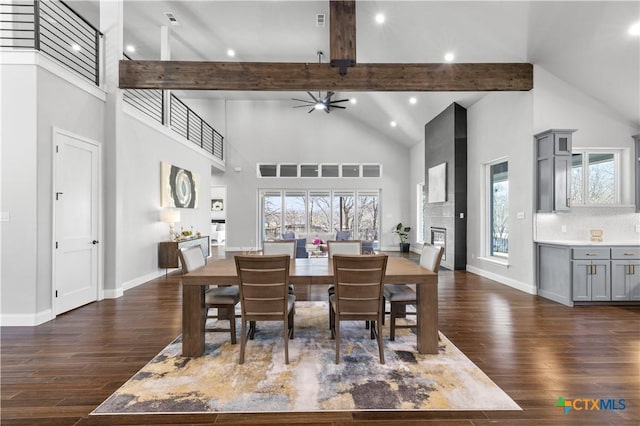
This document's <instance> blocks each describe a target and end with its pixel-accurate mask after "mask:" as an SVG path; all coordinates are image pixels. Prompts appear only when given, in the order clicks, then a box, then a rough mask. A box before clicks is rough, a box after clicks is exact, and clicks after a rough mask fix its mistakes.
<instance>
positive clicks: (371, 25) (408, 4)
mask: <svg viewBox="0 0 640 426" xmlns="http://www.w3.org/2000/svg"><path fill="white" fill-rule="evenodd" d="M74 4H75V5H76V8H77V9H78V10H79V11H81V13H83V14H86V15H88V17H89V19H92V18H91V16H92V15H93V19H94V20H95V19H96V17H95V14H96V9H97V7H96V6H95V2H87V1H80V2H71V5H72V7H73V6H74ZM83 11H84V12H83ZM165 12H171V13H173V14H174V16H175V17H176V19H177V20H178V22H179V25H177V26H173V25H171V24H170V23H169V21H168V19H167V17H166V16H165ZM378 13H383V14H384V15H385V18H386V19H385V22H384V23H383V24H379V23H377V22H376V20H375V16H376V14H378ZM317 14H325V15H326V17H327V21H326V22H327V24H326V25H325V26H324V27H318V26H316V15H317ZM328 15H329V2H328V1H284V0H283V1H275V0H274V1H153V0H144V1H139V0H134V1H132V0H125V1H124V16H125V34H124V42H125V44H132V45H134V46H135V48H136V51H135V52H134V53H129V55H130V56H131V57H132V59H139V60H155V59H160V27H161V26H163V25H164V26H169V27H170V28H171V59H173V60H192V61H225V62H228V61H241V62H309V63H315V62H317V61H318V57H317V56H316V52H317V51H318V50H321V51H323V52H325V54H326V56H325V58H324V61H328V53H329V16H328ZM356 21H357V42H356V51H357V61H358V62H363V63H390V62H395V63H433V62H444V59H443V58H444V55H445V53H447V52H453V53H454V54H455V60H454V62H459V63H466V62H530V63H533V64H535V65H539V66H541V67H543V68H544V69H546V70H547V71H548V72H550V73H552V74H554V75H555V76H557V77H559V78H560V79H562V80H564V81H566V82H567V83H569V84H571V85H573V86H574V87H576V88H577V89H579V90H581V91H582V92H584V93H586V94H588V95H590V96H592V97H593V98H595V99H597V100H599V101H600V102H602V103H603V104H604V105H606V106H607V107H609V108H611V109H612V110H613V111H615V112H616V113H617V114H618V115H619V116H620V117H621V118H622V119H623V120H627V121H629V122H630V123H633V124H635V125H636V126H638V127H640V37H638V36H635V37H632V36H630V35H629V34H628V28H629V27H630V26H631V25H632V24H633V23H634V22H638V21H640V2H636V1H622V2H613V1H586V2H576V1H549V2H542V1H514V2H507V1H494V2H484V1H469V2H465V1H363V0H359V1H358V2H357V10H356ZM228 49H233V50H234V51H235V52H236V56H235V57H234V58H230V57H229V56H227V50H228ZM534 90H535V88H534ZM484 95H485V93H482V92H420V93H404V92H401V93H389V92H351V93H350V92H342V93H339V96H340V97H355V98H357V101H358V102H357V104H355V105H351V104H349V105H348V108H347V109H346V110H339V111H334V112H332V113H331V114H345V115H348V116H349V117H353V119H354V120H357V121H359V122H360V123H364V124H366V125H368V126H371V127H372V128H374V129H376V130H377V131H379V132H381V133H383V134H385V135H386V136H387V137H388V138H389V139H390V140H393V141H395V142H397V143H400V144H403V145H406V146H412V145H414V144H416V143H418V142H420V141H422V140H423V128H424V124H425V123H426V122H428V121H429V120H430V119H431V118H433V117H434V116H435V115H436V114H438V113H439V112H441V111H442V110H443V109H444V108H445V107H446V106H447V105H449V104H450V103H451V102H454V101H455V102H458V103H460V104H461V105H463V106H465V107H469V106H471V105H472V104H473V103H475V102H477V100H478V99H480V98H481V97H482V96H484ZM303 96H306V95H305V94H304V93H303V92H221V91H189V92H183V93H181V97H182V98H184V99H188V98H212V99H220V98H224V99H246V100H263V99H268V100H273V99H276V100H278V99H280V100H282V106H283V108H291V107H293V106H294V105H296V103H295V102H293V101H290V98H291V97H298V98H300V97H303ZM410 97H415V98H416V103H415V104H410V103H409V98H410ZM305 119H307V114H306V113H305V111H304V110H302V109H301V110H300V120H305ZM391 121H395V122H396V123H397V126H396V127H395V128H392V127H390V125H389V123H390V122H391ZM567 126H569V127H570V126H571V125H570V123H567Z"/></svg>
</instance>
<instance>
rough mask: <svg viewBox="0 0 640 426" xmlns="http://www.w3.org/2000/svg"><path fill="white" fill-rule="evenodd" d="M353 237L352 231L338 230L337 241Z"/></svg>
mask: <svg viewBox="0 0 640 426" xmlns="http://www.w3.org/2000/svg"><path fill="white" fill-rule="evenodd" d="M350 239H351V232H349V231H338V232H336V241H344V240H350Z"/></svg>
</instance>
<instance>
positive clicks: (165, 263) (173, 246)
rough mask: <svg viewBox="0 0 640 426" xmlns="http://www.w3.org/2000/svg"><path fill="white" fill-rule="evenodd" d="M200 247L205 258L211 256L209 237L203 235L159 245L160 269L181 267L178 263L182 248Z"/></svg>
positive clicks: (163, 242)
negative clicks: (179, 251) (179, 252)
mask: <svg viewBox="0 0 640 426" xmlns="http://www.w3.org/2000/svg"><path fill="white" fill-rule="evenodd" d="M191 246H200V247H202V253H204V256H205V257H209V256H210V243H209V236H208V235H202V236H200V237H193V238H185V239H184V240H180V241H162V242H161V243H159V244H158V267H159V268H165V269H168V268H177V267H179V266H180V264H179V262H178V250H179V249H181V248H182V247H191Z"/></svg>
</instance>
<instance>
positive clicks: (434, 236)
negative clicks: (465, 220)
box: [431, 226, 447, 260]
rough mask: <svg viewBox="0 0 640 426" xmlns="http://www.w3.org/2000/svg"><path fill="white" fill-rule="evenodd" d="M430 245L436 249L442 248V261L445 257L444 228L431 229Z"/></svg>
mask: <svg viewBox="0 0 640 426" xmlns="http://www.w3.org/2000/svg"><path fill="white" fill-rule="evenodd" d="M431 244H432V245H434V246H436V247H444V253H443V254H442V260H445V258H446V256H447V230H446V229H445V228H437V227H434V226H432V227H431Z"/></svg>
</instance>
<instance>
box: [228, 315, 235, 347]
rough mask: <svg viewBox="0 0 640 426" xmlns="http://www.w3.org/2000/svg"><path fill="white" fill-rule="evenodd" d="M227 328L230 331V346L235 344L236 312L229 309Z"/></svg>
mask: <svg viewBox="0 0 640 426" xmlns="http://www.w3.org/2000/svg"><path fill="white" fill-rule="evenodd" d="M229 328H230V329H231V344H232V345H235V344H236V310H235V308H231V309H229Z"/></svg>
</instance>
